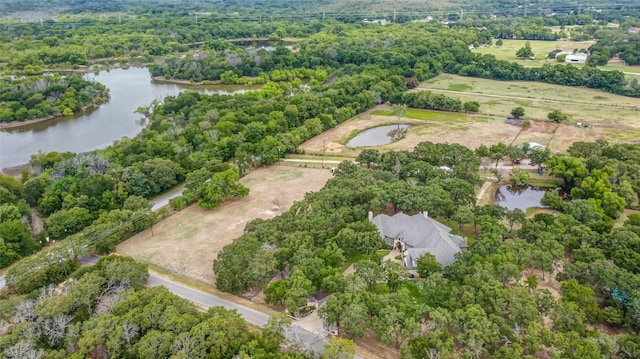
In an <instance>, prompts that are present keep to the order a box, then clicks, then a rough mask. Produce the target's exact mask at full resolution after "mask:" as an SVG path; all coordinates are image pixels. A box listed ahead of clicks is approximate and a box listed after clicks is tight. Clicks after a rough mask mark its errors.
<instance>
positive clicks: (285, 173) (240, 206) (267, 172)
mask: <svg viewBox="0 0 640 359" xmlns="http://www.w3.org/2000/svg"><path fill="white" fill-rule="evenodd" d="M331 177H332V174H331V171H329V170H327V169H325V170H322V169H313V168H295V167H287V166H278V165H275V166H270V167H267V168H261V169H257V170H255V171H252V172H250V173H249V174H248V175H247V176H245V177H243V178H242V179H241V182H242V183H243V184H244V185H245V186H247V187H249V189H250V190H251V192H250V193H249V195H248V196H246V197H244V198H241V199H238V200H236V201H232V202H228V203H225V204H223V205H222V206H220V207H219V208H217V209H215V210H206V209H202V208H200V207H198V206H197V205H192V206H190V207H188V208H186V209H184V210H182V211H180V212H177V213H175V214H174V215H173V216H171V217H168V218H166V219H165V220H163V221H161V222H159V223H157V224H156V225H154V226H153V234H152V232H151V230H146V231H144V232H142V233H139V234H137V235H135V236H134V237H132V238H130V239H129V240H127V241H125V242H124V243H122V244H120V245H119V246H118V247H117V252H118V253H120V254H124V255H128V256H131V257H133V258H135V259H137V260H140V261H142V262H145V263H151V264H153V265H156V266H158V267H162V268H164V269H165V270H167V271H168V272H171V273H174V274H177V275H180V276H184V277H188V278H191V279H194V280H197V281H201V282H204V283H207V284H209V285H210V284H213V283H214V279H215V275H214V273H213V271H212V269H211V266H212V263H213V260H214V259H215V258H216V257H217V256H218V253H219V252H220V251H221V250H222V248H223V247H224V246H226V245H227V244H229V243H231V242H232V241H233V240H234V239H235V238H237V237H238V236H240V235H241V234H242V233H243V230H244V227H245V225H246V224H247V223H248V222H249V221H251V220H253V219H255V218H263V219H268V218H272V217H275V216H277V215H278V214H280V213H282V212H285V211H286V210H288V209H289V208H290V207H291V205H292V204H293V202H294V201H299V200H301V199H303V197H304V194H305V193H307V192H311V191H318V190H320V189H321V188H322V187H324V185H325V183H326V182H327V181H328V180H329V179H330V178H331Z"/></svg>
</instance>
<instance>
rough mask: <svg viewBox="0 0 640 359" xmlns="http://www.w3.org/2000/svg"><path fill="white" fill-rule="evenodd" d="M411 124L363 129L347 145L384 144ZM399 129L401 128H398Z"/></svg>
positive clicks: (392, 139)
mask: <svg viewBox="0 0 640 359" xmlns="http://www.w3.org/2000/svg"><path fill="white" fill-rule="evenodd" d="M410 126H411V125H407V124H400V125H388V126H380V127H374V128H370V129H368V130H365V131H362V132H360V133H359V134H357V135H356V137H354V138H352V139H350V140H349V142H347V145H346V146H347V147H349V148H356V147H363V146H382V145H386V144H389V143H391V142H393V141H395V140H397V139H399V138H400V137H401V136H402V133H403V132H404V131H406V129H407V128H409V127H410ZM398 129H399V130H398Z"/></svg>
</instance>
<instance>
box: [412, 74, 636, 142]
mask: <svg viewBox="0 0 640 359" xmlns="http://www.w3.org/2000/svg"><path fill="white" fill-rule="evenodd" d="M420 88H421V89H426V90H430V91H434V92H442V93H444V94H446V95H447V96H451V97H456V98H459V99H460V100H462V101H478V102H479V103H480V112H481V113H483V114H486V115H490V116H498V117H500V118H505V117H507V116H510V112H511V109H513V108H515V107H518V106H522V107H523V108H524V109H525V113H526V115H525V119H530V120H532V121H531V127H530V128H529V129H526V130H524V131H522V133H520V135H519V136H518V138H517V139H516V141H515V143H522V142H538V143H541V144H543V145H548V146H549V147H550V149H551V150H552V151H553V152H561V153H563V152H566V149H567V148H568V147H569V146H570V145H571V143H573V142H576V141H595V140H596V139H599V138H602V139H605V140H608V141H610V142H631V141H635V140H638V139H640V117H638V111H639V110H640V99H638V98H631V97H625V96H618V95H613V94H610V93H606V92H603V91H599V90H592V89H586V88H580V87H568V86H558V85H550V84H544V83H539V82H522V81H510V82H506V81H495V80H487V79H478V78H470V77H463V76H456V75H448V74H447V75H441V76H438V77H436V78H434V79H431V80H429V81H427V82H426V83H423V84H422V85H421V86H420ZM551 110H561V111H562V112H564V113H566V114H568V115H569V120H568V121H567V122H566V123H563V124H560V125H559V126H558V128H557V131H555V133H554V132H553V129H555V127H556V125H555V124H552V123H550V122H548V121H547V120H546V117H547V114H548V113H549V112H550V111H551ZM578 122H581V123H587V124H590V125H592V126H593V128H581V127H576V126H575V124H576V123H578Z"/></svg>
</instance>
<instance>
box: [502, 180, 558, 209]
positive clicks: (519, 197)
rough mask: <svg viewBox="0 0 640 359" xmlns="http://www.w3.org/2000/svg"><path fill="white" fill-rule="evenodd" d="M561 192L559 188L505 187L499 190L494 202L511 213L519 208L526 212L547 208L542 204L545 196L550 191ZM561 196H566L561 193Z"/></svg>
mask: <svg viewBox="0 0 640 359" xmlns="http://www.w3.org/2000/svg"><path fill="white" fill-rule="evenodd" d="M559 190H560V189H558V188H549V187H537V186H530V185H511V184H509V185H503V186H500V188H498V190H497V191H496V193H495V195H494V196H493V202H494V203H495V204H499V205H500V206H502V207H505V208H506V209H508V210H510V211H513V210H514V209H516V208H519V209H521V210H522V211H523V212H524V211H526V210H527V208H531V207H545V206H543V205H542V203H541V201H542V197H543V196H544V194H545V193H546V192H549V191H559ZM561 196H564V195H563V194H562V193H561Z"/></svg>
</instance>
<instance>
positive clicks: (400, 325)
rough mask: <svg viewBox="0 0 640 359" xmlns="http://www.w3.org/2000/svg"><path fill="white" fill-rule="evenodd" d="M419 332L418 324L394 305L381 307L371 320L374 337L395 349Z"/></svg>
mask: <svg viewBox="0 0 640 359" xmlns="http://www.w3.org/2000/svg"><path fill="white" fill-rule="evenodd" d="M419 330H420V325H419V323H418V322H416V320H415V319H414V318H412V317H409V316H407V315H406V314H405V313H403V312H401V311H400V310H398V309H397V308H396V306H394V305H388V306H385V307H383V308H382V309H381V310H380V313H378V315H377V316H375V317H374V319H373V331H374V332H375V333H376V335H377V336H378V337H379V338H380V339H381V340H382V342H383V343H387V344H393V345H394V346H395V348H396V349H400V346H401V345H402V343H404V341H405V340H407V339H410V338H412V337H413V336H414V335H416V334H417V333H418V331H419Z"/></svg>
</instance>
